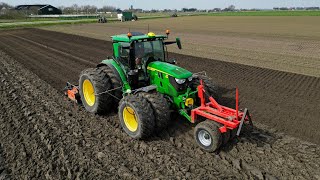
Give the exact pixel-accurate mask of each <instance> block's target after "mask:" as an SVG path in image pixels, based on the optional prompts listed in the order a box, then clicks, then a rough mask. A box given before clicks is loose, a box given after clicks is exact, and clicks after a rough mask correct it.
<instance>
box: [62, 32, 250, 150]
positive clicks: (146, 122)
mask: <svg viewBox="0 0 320 180" xmlns="http://www.w3.org/2000/svg"><path fill="white" fill-rule="evenodd" d="M169 33H170V31H169V30H167V31H166V35H155V34H154V33H152V32H149V33H148V34H143V33H138V32H135V33H134V32H132V33H131V32H129V33H128V34H121V35H115V36H112V41H113V50H114V52H113V58H112V59H106V60H103V61H102V62H101V63H100V64H98V65H97V67H96V68H89V69H86V70H84V71H82V72H81V75H80V80H79V86H74V85H71V84H70V83H68V84H67V87H66V91H65V94H66V95H67V96H68V97H69V98H70V99H71V100H73V101H76V102H78V103H82V104H83V106H84V107H85V109H86V110H87V111H89V112H92V113H97V114H106V113H108V112H110V111H112V110H114V109H115V108H116V107H118V114H119V120H120V124H121V126H122V128H123V130H124V131H125V132H126V133H127V134H128V135H129V136H131V137H132V138H135V139H145V138H148V137H149V136H150V135H151V134H152V133H154V132H156V131H160V130H161V129H163V128H165V127H166V126H167V124H168V122H169V121H170V120H171V119H170V117H171V114H172V113H178V114H180V115H181V116H183V117H185V118H186V119H187V120H189V121H190V122H191V123H196V126H195V132H194V137H195V140H196V142H197V144H198V145H199V146H200V147H201V148H202V149H204V150H206V151H209V152H212V151H215V150H217V149H218V148H219V147H220V145H221V144H223V143H226V142H227V141H228V140H229V139H232V138H233V137H235V136H236V135H239V133H240V130H241V128H242V125H243V123H244V122H246V121H249V122H251V119H250V115H249V112H248V110H247V109H245V110H244V111H243V112H242V111H239V108H238V89H237V91H236V109H231V108H228V107H225V106H222V105H220V104H219V103H218V102H217V100H218V99H219V96H220V95H219V94H220V93H219V90H218V89H217V87H216V86H215V85H214V84H213V83H212V82H211V81H210V80H209V78H208V77H207V76H203V75H199V74H193V73H191V72H190V71H188V70H186V69H183V68H181V67H179V66H176V65H175V64H176V61H175V60H173V59H171V60H169V59H168V53H167V51H166V46H167V45H170V44H175V43H176V44H177V45H178V47H179V49H181V42H180V39H179V38H176V41H168V36H169Z"/></svg>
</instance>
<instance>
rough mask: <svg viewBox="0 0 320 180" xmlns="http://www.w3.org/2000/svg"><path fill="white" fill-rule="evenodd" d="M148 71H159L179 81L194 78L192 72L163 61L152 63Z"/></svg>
mask: <svg viewBox="0 0 320 180" xmlns="http://www.w3.org/2000/svg"><path fill="white" fill-rule="evenodd" d="M148 70H151V71H159V72H162V73H164V74H167V75H169V76H172V77H174V78H177V79H186V78H189V77H191V76H192V73H191V72H190V71H188V70H186V69H183V68H181V67H179V66H176V65H173V64H169V63H166V62H162V61H155V62H151V63H150V64H149V65H148Z"/></svg>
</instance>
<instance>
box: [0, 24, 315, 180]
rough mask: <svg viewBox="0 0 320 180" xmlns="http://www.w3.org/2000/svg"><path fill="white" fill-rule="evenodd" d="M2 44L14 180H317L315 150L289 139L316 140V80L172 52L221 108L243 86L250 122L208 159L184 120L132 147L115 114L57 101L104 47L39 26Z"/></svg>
mask: <svg viewBox="0 0 320 180" xmlns="http://www.w3.org/2000/svg"><path fill="white" fill-rule="evenodd" d="M0 37H1V41H0V48H1V50H2V51H4V52H5V53H4V52H2V51H1V52H0V57H1V58H0V82H1V86H0V97H1V101H0V109H1V114H0V134H1V136H0V142H1V143H2V145H3V149H4V156H5V157H4V160H5V162H6V166H7V167H8V171H9V173H10V174H11V175H12V176H13V177H14V178H15V179H25V178H27V179H31V178H33V179H45V178H47V179H66V178H68V179H69V178H70V179H77V178H80V179H109V178H114V179H116V178H127V179H137V178H144V179H151V178H156V177H158V178H160V179H183V178H188V179H195V178H197V179H199V178H200V179H221V178H233V179H234V178H240V179H248V178H255V179H263V178H265V179H271V178H274V177H277V178H289V179H292V178H298V179H317V178H319V177H320V174H319V172H320V171H319V170H320V168H319V167H320V164H319V162H320V161H319V160H320V158H319V154H320V148H319V146H318V145H315V144H312V143H307V142H305V141H301V140H299V139H297V138H293V137H290V136H287V135H285V134H291V135H294V136H295V137H298V138H301V139H306V140H309V141H313V142H315V143H319V139H320V138H319V137H320V134H319V131H318V129H319V123H318V122H317V120H318V117H319V115H320V114H319V112H320V111H319V108H318V107H317V106H316V105H317V102H319V100H320V97H319V96H320V95H319V93H318V92H317V90H318V89H319V88H320V87H319V86H320V83H319V81H320V80H319V79H318V78H314V77H309V76H303V75H298V74H291V73H285V72H280V71H275V70H269V69H263V68H257V67H252V66H245V65H239V64H233V63H227V62H221V61H215V60H210V59H201V58H197V57H192V56H185V55H179V54H174V53H171V54H170V56H171V57H175V58H177V59H178V62H179V64H180V65H181V66H183V67H185V68H187V69H192V70H193V71H194V72H197V71H203V70H205V71H207V73H208V75H209V76H210V77H212V78H213V79H214V80H215V81H216V82H218V83H219V84H221V85H222V87H223V90H224V99H223V102H222V103H224V104H227V105H230V104H233V101H234V99H233V98H232V97H233V94H232V93H233V89H232V88H233V87H234V86H235V85H237V86H239V89H240V95H241V105H242V106H246V107H248V108H249V109H250V110H251V113H252V114H253V117H254V120H255V121H256V123H255V124H256V125H255V128H254V130H253V132H248V131H244V134H243V136H242V137H241V138H240V139H239V140H234V141H232V142H231V143H229V144H227V145H226V146H225V147H223V148H222V149H221V151H220V153H218V154H215V153H204V152H202V151H201V150H199V148H198V147H197V145H196V144H195V143H194V140H193V127H192V126H191V125H190V124H189V123H187V122H186V121H184V120H177V121H173V122H172V124H171V125H170V126H169V127H168V129H167V130H165V131H164V132H162V133H160V134H158V135H155V136H153V137H151V138H150V140H148V141H134V140H132V139H130V138H129V137H128V136H127V135H126V134H125V133H124V132H122V130H121V129H120V127H119V124H118V117H117V115H116V114H112V115H110V116H106V117H101V116H94V115H92V114H89V113H87V112H85V111H84V110H83V109H82V108H79V107H77V106H74V105H73V104H72V103H71V102H69V101H67V100H66V99H65V98H64V97H63V96H62V93H61V89H62V88H63V87H64V84H65V82H66V81H71V82H72V83H77V80H78V75H79V73H80V71H81V70H83V69H84V68H87V67H93V66H94V65H95V64H96V63H98V62H100V61H101V59H104V58H106V56H107V55H110V54H112V53H111V43H110V42H107V41H100V40H95V39H90V38H84V37H80V36H74V35H67V34H63V33H57V32H49V31H43V30H36V29H29V30H16V31H2V32H1V33H0ZM21 64H22V65H23V66H22V65H21ZM262 124H265V125H268V126H265V125H262ZM310 124H311V125H310ZM269 127H273V128H269ZM0 164H1V163H0ZM0 167H1V166H0Z"/></svg>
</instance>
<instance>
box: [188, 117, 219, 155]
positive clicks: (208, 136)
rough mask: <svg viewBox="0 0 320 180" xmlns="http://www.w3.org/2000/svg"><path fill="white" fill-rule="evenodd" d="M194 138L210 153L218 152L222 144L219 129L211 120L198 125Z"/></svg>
mask: <svg viewBox="0 0 320 180" xmlns="http://www.w3.org/2000/svg"><path fill="white" fill-rule="evenodd" d="M194 138H195V140H196V142H197V144H198V145H199V146H200V147H201V148H202V149H203V150H205V151H208V152H214V151H216V150H217V149H218V148H219V147H220V146H221V143H222V135H221V133H220V130H219V127H218V126H217V124H216V123H214V122H213V121H211V120H206V121H203V122H200V123H199V124H197V125H196V127H195V130H194Z"/></svg>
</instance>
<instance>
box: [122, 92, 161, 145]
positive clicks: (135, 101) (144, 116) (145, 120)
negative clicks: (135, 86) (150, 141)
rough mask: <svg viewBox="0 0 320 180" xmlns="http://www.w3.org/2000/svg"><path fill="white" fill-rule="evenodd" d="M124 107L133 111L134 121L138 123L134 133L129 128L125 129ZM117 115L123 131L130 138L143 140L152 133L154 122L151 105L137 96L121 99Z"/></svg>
mask: <svg viewBox="0 0 320 180" xmlns="http://www.w3.org/2000/svg"><path fill="white" fill-rule="evenodd" d="M126 107H129V108H131V109H132V110H133V111H134V114H135V120H136V121H137V123H138V125H137V129H136V130H134V131H131V130H130V128H129V127H127V125H126V122H125V120H124V113H125V112H124V111H126V110H127V109H126ZM118 115H119V119H120V124H121V126H122V128H123V130H124V131H125V132H126V133H127V134H128V135H129V136H131V137H132V138H135V139H145V138H147V137H149V136H150V135H151V134H152V132H153V131H154V127H155V120H154V113H153V110H152V108H151V105H150V103H148V101H147V100H146V99H144V98H142V97H140V96H138V95H133V94H131V95H128V96H126V97H124V98H122V99H121V101H120V103H119V112H118Z"/></svg>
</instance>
